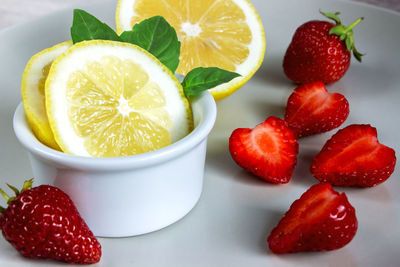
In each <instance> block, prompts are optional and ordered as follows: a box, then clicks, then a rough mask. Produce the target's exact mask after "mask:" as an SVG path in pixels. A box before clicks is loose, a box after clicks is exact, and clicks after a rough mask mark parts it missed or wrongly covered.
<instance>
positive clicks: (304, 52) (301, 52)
mask: <svg viewBox="0 0 400 267" xmlns="http://www.w3.org/2000/svg"><path fill="white" fill-rule="evenodd" d="M333 26H334V24H332V23H330V22H327V21H309V22H306V23H305V24H303V25H301V26H300V27H299V28H298V29H297V30H296V32H295V34H294V36H293V38H292V41H291V43H290V45H289V47H288V49H287V51H286V54H285V57H284V61H283V69H284V72H285V74H286V76H287V77H288V78H289V79H291V80H292V81H294V82H296V83H307V82H314V81H323V82H324V83H325V84H329V83H333V82H335V81H337V80H339V79H340V78H342V77H343V75H344V74H345V73H346V71H347V69H348V68H349V66H350V59H351V54H350V52H349V51H348V50H347V48H346V45H345V43H344V42H343V41H341V40H340V39H339V38H340V37H339V36H338V35H335V34H329V30H330V29H331V28H332V27H333Z"/></svg>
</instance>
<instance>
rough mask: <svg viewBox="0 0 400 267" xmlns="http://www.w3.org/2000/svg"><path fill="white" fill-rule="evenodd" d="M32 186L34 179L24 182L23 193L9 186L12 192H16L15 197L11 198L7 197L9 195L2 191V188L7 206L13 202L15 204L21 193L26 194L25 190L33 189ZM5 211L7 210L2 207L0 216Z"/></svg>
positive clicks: (0, 191) (1, 192)
mask: <svg viewBox="0 0 400 267" xmlns="http://www.w3.org/2000/svg"><path fill="white" fill-rule="evenodd" d="M32 184H33V179H29V180H27V181H25V182H24V185H23V186H22V189H21V191H19V190H18V189H17V188H16V187H14V186H12V185H9V184H7V186H8V187H9V188H10V189H11V190H12V191H14V193H15V196H13V197H10V196H9V195H7V193H6V192H4V190H3V189H1V188H0V194H1V195H2V196H3V197H4V198H5V199H6V201H7V205H10V204H11V202H13V201H14V199H15V198H16V197H17V196H18V195H19V194H21V193H22V192H24V191H25V190H29V189H32ZM5 210H6V209H5V208H4V207H2V206H0V214H1V213H2V212H3V211H5Z"/></svg>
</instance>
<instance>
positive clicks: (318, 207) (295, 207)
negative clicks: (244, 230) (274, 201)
mask: <svg viewBox="0 0 400 267" xmlns="http://www.w3.org/2000/svg"><path fill="white" fill-rule="evenodd" d="M357 227H358V222H357V217H356V212H355V209H354V207H353V206H352V205H351V204H350V203H349V201H348V199H347V197H346V194H345V193H341V194H339V193H338V192H336V191H335V190H333V188H332V186H331V185H330V184H327V183H320V184H316V185H313V186H311V187H310V188H309V189H308V190H307V191H306V192H305V193H304V194H303V195H302V196H301V197H300V198H299V199H297V200H296V201H294V202H293V204H292V205H291V206H290V209H289V210H288V211H287V212H286V214H285V215H284V216H283V218H282V219H281V220H280V222H279V223H278V225H277V226H276V227H275V228H274V229H273V230H272V231H271V233H270V235H269V237H268V244H269V248H270V249H271V251H272V252H274V253H276V254H283V253H295V252H301V251H328V250H334V249H339V248H341V247H343V246H345V245H347V244H348V243H349V242H350V241H351V240H352V239H353V237H354V236H355V235H356V232H357Z"/></svg>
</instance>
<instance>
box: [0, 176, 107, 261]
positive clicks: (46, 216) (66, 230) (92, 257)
mask: <svg viewBox="0 0 400 267" xmlns="http://www.w3.org/2000/svg"><path fill="white" fill-rule="evenodd" d="M9 187H10V188H11V189H13V190H14V192H15V194H16V196H15V197H9V196H8V195H7V194H6V193H5V192H4V191H3V190H1V189H0V193H1V194H2V195H3V196H4V197H5V198H6V199H7V203H8V204H9V206H8V207H7V208H6V209H4V208H2V207H0V212H1V213H0V229H1V230H2V233H3V236H4V237H5V239H6V240H7V241H8V242H10V243H11V245H12V246H14V247H15V248H16V249H17V250H18V251H19V252H20V253H21V254H22V255H23V256H25V257H28V258H42V259H55V260H60V261H65V262H69V263H78V264H92V263H96V262H98V261H99V260H100V257H101V245H100V243H99V242H98V241H97V239H96V238H95V237H94V236H93V233H92V232H91V231H90V229H89V228H88V226H87V225H86V223H85V222H84V220H83V219H82V218H81V216H80V215H79V213H78V211H77V209H76V208H75V206H74V203H73V202H72V200H71V199H70V198H69V196H68V195H67V194H65V193H64V192H63V191H61V190H60V189H58V188H56V187H53V186H48V185H41V186H38V187H35V188H32V180H29V181H26V182H25V183H24V186H23V189H22V190H21V192H19V191H18V189H16V188H15V187H13V186H10V185H9Z"/></svg>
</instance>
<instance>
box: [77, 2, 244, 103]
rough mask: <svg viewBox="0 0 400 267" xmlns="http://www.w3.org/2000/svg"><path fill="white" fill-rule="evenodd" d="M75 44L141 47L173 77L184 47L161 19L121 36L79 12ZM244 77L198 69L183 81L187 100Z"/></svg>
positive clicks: (150, 21)
mask: <svg viewBox="0 0 400 267" xmlns="http://www.w3.org/2000/svg"><path fill="white" fill-rule="evenodd" d="M71 38H72V42H73V43H74V44H76V43H78V42H82V41H87V40H111V41H119V42H126V43H131V44H134V45H137V46H139V47H141V48H143V49H145V50H147V51H148V52H149V53H151V54H152V55H154V56H155V57H156V58H157V59H158V60H159V61H160V62H161V63H163V64H164V65H165V66H166V67H167V68H169V69H170V70H171V71H172V72H173V73H175V71H176V69H177V68H178V65H179V56H180V49H181V43H180V42H179V40H178V36H177V34H176V31H175V29H174V28H173V27H172V26H171V25H170V24H169V23H168V22H167V21H166V20H165V19H164V18H163V17H161V16H154V17H151V18H149V19H146V20H143V21H142V22H140V23H137V24H135V25H134V26H133V28H132V30H130V31H124V32H123V33H122V34H121V35H120V36H118V34H117V33H116V32H115V31H114V30H113V29H112V28H111V27H109V26H108V25H107V24H106V23H103V22H101V21H100V20H98V19H97V18H96V17H95V16H93V15H91V14H89V13H88V12H86V11H84V10H81V9H75V10H74V17H73V22H72V27H71ZM239 76H240V74H238V73H235V72H231V71H227V70H223V69H220V68H217V67H209V68H203V67H199V68H195V69H193V70H191V71H190V72H189V73H188V74H187V75H186V77H185V78H184V80H183V81H182V87H183V91H184V93H185V96H186V97H187V98H189V97H191V96H195V95H199V94H201V93H202V92H203V91H205V90H208V89H210V88H213V87H215V86H218V85H220V84H223V83H226V82H229V81H231V80H232V79H234V78H236V77H239Z"/></svg>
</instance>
